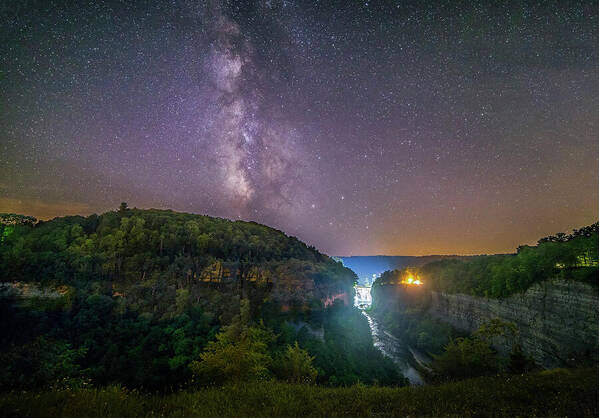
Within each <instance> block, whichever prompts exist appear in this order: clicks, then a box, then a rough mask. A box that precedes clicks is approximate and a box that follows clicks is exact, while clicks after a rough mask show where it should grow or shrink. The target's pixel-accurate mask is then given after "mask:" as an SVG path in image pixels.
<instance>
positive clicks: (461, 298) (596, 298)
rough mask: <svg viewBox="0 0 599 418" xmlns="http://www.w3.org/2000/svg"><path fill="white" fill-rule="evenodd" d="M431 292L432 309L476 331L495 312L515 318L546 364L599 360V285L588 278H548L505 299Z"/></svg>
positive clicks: (530, 351) (524, 340)
mask: <svg viewBox="0 0 599 418" xmlns="http://www.w3.org/2000/svg"><path fill="white" fill-rule="evenodd" d="M431 294H432V295H431V296H432V297H431V302H430V303H431V304H430V308H429V312H430V313H431V314H432V315H433V316H435V317H437V318H439V319H441V320H443V321H445V322H448V323H450V324H451V325H453V326H454V327H456V328H458V329H461V330H464V331H468V332H472V331H475V330H476V329H477V328H478V327H479V326H480V325H481V324H483V323H484V322H487V321H489V320H490V319H493V318H500V319H503V320H505V321H510V322H513V323H514V324H516V326H517V327H518V330H519V334H520V342H521V344H522V348H523V350H524V352H525V353H526V354H527V355H529V356H530V357H532V358H533V359H534V360H535V361H536V362H537V363H539V364H540V365H542V366H544V367H547V368H551V367H560V366H564V365H572V364H578V363H583V362H586V361H592V362H599V291H597V289H595V288H594V287H592V286H591V285H589V284H586V283H581V282H576V281H571V280H570V281H565V280H549V281H545V282H542V283H539V284H536V285H534V286H533V287H531V288H530V289H528V290H527V291H526V292H525V293H523V294H518V295H514V296H511V297H508V298H505V299H487V298H480V297H474V296H469V295H464V294H445V293H440V292H434V291H433V292H431ZM498 348H499V349H500V350H506V347H498Z"/></svg>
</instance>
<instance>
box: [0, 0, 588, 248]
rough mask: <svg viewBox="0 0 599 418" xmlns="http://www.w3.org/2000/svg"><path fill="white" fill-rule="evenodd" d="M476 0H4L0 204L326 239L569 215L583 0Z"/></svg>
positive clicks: (559, 224)
mask: <svg viewBox="0 0 599 418" xmlns="http://www.w3.org/2000/svg"><path fill="white" fill-rule="evenodd" d="M423 3H425V4H423ZM496 3H502V2H490V1H481V2H476V1H463V2H462V1H447V2H432V1H431V2H429V1H426V2H425V1H413V2H412V1H385V2H376V1H371V2H353V1H349V0H346V1H339V2H334V1H320V2H309V1H297V2H295V1H283V2H281V1H275V0H273V1H266V2H251V3H243V2H222V3H218V2H211V3H210V2H208V3H204V2H192V1H177V0H173V1H169V2H166V1H165V2H158V1H154V2H143V1H137V2H114V3H112V2H110V3H109V2H93V1H90V2H84V1H81V2H79V1H78V2H64V3H63V2H51V1H38V2H34V1H26V0H25V1H21V0H19V1H12V2H11V1H8V2H4V3H3V5H2V7H1V8H0V23H1V25H0V34H1V35H0V36H1V39H0V212H18V213H25V214H30V215H34V216H37V217H39V218H49V217H54V216H59V215H67V214H90V213H94V212H98V213H99V212H103V211H105V210H113V209H115V208H117V207H118V205H119V203H120V202H121V201H126V202H128V203H129V206H131V207H133V206H137V207H142V208H149V207H156V208H172V209H174V210H179V211H187V212H194V213H202V214H208V215H213V216H220V217H227V218H231V219H244V220H254V221H257V222H260V223H265V224H267V225H269V226H273V227H275V228H278V229H281V230H283V231H285V232H287V233H288V234H290V235H296V236H298V237H299V238H300V239H302V240H304V241H306V242H307V243H309V244H312V245H315V246H316V247H317V248H319V249H320V250H323V251H325V252H327V253H329V254H332V255H350V254H354V255H355V254H361V255H368V254H403V255H419V254H439V253H441V254H443V253H444V254H456V253H460V254H479V253H493V252H509V251H513V250H514V249H515V247H516V246H517V245H519V244H523V243H531V242H536V240H537V239H538V238H540V237H541V236H544V235H547V234H550V233H555V232H559V231H567V230H570V229H571V228H573V227H580V226H583V225H587V224H591V223H593V222H595V221H597V220H599V2H594V1H587V2H577V3H573V2H572V3H567V2H527V3H522V2H520V3H519V5H518V6H513V5H512V6H497V5H491V4H496ZM506 3H507V2H506ZM513 3H518V2H513ZM556 4H557V5H556Z"/></svg>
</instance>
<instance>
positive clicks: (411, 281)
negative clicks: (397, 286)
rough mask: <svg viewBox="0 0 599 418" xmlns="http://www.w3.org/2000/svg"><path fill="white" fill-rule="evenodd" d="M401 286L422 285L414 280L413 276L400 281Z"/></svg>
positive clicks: (418, 280)
mask: <svg viewBox="0 0 599 418" xmlns="http://www.w3.org/2000/svg"><path fill="white" fill-rule="evenodd" d="M401 284H408V285H414V286H420V285H421V284H422V280H420V279H419V278H417V277H416V278H414V275H413V274H410V275H408V277H405V278H404V279H403V280H402V281H401Z"/></svg>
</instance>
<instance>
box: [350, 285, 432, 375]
mask: <svg viewBox="0 0 599 418" xmlns="http://www.w3.org/2000/svg"><path fill="white" fill-rule="evenodd" d="M370 289H371V288H370V287H369V286H356V297H355V300H354V305H355V306H357V307H358V308H360V309H362V314H364V316H365V317H366V319H367V320H368V325H369V326H370V333H371V334H372V341H373V344H374V346H375V347H376V348H378V349H379V350H381V352H382V353H383V354H384V355H385V356H387V357H389V358H390V359H391V360H393V361H394V362H395V364H397V366H398V367H399V368H400V370H401V372H402V373H403V375H404V376H405V377H406V378H407V379H408V380H409V381H410V383H411V384H413V385H422V384H423V383H424V380H423V379H422V376H420V374H419V373H418V371H417V370H416V369H414V367H412V366H411V365H410V363H409V362H408V361H406V358H414V359H415V360H416V361H418V357H417V353H414V352H413V351H412V350H411V349H410V348H409V347H406V346H405V345H403V344H401V341H399V340H398V339H397V338H396V337H394V336H393V335H391V334H390V333H388V332H387V331H385V330H384V329H383V328H382V327H381V326H380V324H379V323H378V322H377V320H376V319H374V318H373V317H372V316H371V315H369V314H368V313H367V312H366V311H365V310H363V309H364V308H369V307H370V306H371V305H372V296H371V294H370Z"/></svg>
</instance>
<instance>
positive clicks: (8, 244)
mask: <svg viewBox="0 0 599 418" xmlns="http://www.w3.org/2000/svg"><path fill="white" fill-rule="evenodd" d="M0 228H1V229H0V232H1V234H0V237H1V240H2V246H1V247H0V260H1V263H0V280H2V281H4V282H7V281H19V282H31V281H34V282H40V283H41V284H43V285H62V284H73V285H76V286H82V285H84V284H85V283H88V284H89V283H93V282H98V283H101V284H102V285H103V286H106V285H110V286H112V287H113V288H114V291H115V292H120V294H123V293H124V292H123V289H124V288H127V287H129V286H131V285H135V284H144V286H147V285H148V284H149V283H152V284H153V285H154V286H158V287H160V286H169V285H172V286H174V287H175V288H181V287H187V286H190V285H193V284H194V283H207V284H218V285H222V286H225V285H229V286H237V287H238V288H239V289H240V291H241V292H242V293H244V294H245V293H247V292H248V291H250V290H251V289H250V286H249V283H252V284H253V287H254V288H255V287H263V288H268V289H269V291H272V292H274V293H275V295H276V299H277V301H279V302H281V303H282V304H284V305H289V304H292V305H295V306H302V305H306V304H308V303H310V302H315V301H318V300H320V301H326V300H328V299H331V298H334V297H335V296H336V295H339V294H341V293H343V292H344V291H347V290H348V289H349V288H350V287H351V285H352V283H353V280H354V279H355V277H354V275H353V273H352V272H351V270H349V269H346V268H344V267H342V266H341V265H340V263H337V262H335V261H334V260H332V259H331V258H329V257H328V256H326V255H323V254H321V253H319V252H318V251H317V250H316V249H315V248H313V247H308V246H307V245H305V244H304V243H302V242H301V241H299V240H298V239H297V238H295V237H288V236H287V235H285V234H284V233H283V232H281V231H278V230H275V229H272V228H269V227H267V226H264V225H260V224H257V223H253V222H242V221H235V222H233V221H230V220H226V219H220V218H213V217H209V216H202V215H194V214H187V213H177V212H173V211H170V210H154V209H151V210H140V209H128V208H126V206H123V207H122V208H121V209H120V210H119V211H114V212H107V213H104V214H102V215H99V216H98V215H91V216H88V217H81V216H71V217H64V218H56V219H53V220H51V221H48V222H38V223H36V222H35V219H33V218H30V217H25V216H19V215H3V216H2V218H1V220H0Z"/></svg>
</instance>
